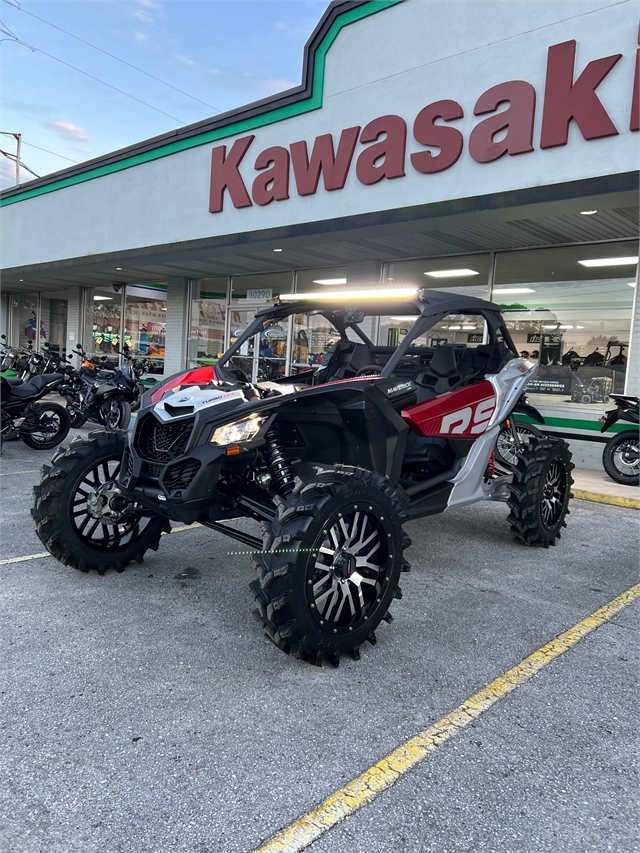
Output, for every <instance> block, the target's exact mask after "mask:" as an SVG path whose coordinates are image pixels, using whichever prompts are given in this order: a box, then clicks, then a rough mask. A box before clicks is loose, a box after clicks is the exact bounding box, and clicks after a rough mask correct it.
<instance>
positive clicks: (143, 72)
mask: <svg viewBox="0 0 640 853" xmlns="http://www.w3.org/2000/svg"><path fill="white" fill-rule="evenodd" d="M2 2H3V3H6V4H7V5H8V6H11V7H13V8H14V9H17V10H18V11H19V12H24V13H25V15H30V16H31V17H32V18H36V19H37V20H38V21H42V23H43V24H48V25H49V26H50V27H53V28H54V29H56V30H59V31H60V32H61V33H64V34H65V35H68V36H71V38H74V39H77V41H81V42H82V43H83V44H86V45H89V47H92V48H93V49H94V50H99V51H100V53H104V54H105V56H110V57H111V58H112V59H115V60H117V61H118V62H122V63H123V65H128V66H129V68H133V70H134V71H139V72H140V74H145V75H146V76H147V77H151V79H152V80H156V81H157V82H158V83H162V84H163V85H164V86H168V87H169V88H170V89H174V91H176V92H180V94H181V95H186V96H187V98H192V99H193V100H194V101H197V102H198V103H199V104H203V106H205V107H209V109H211V110H215V111H216V112H217V113H219V112H222V110H219V109H218V107H214V106H213V105H212V104H208V103H207V102H206V101H201V100H200V98H196V97H195V95H190V94H189V92H184V91H183V90H182V89H178V87H177V86H174V85H172V84H171V83H167V82H166V80H161V79H160V78H159V77H156V76H155V75H153V74H150V73H149V72H148V71H145V70H144V69H142V68H138V66H137V65H133V64H132V63H131V62H127V61H126V59H121V58H120V57H119V56H115V55H114V54H113V53H109V51H108V50H103V48H101V47H98V46H97V45H95V44H91V42H90V41H87V40H86V39H83V38H80V36H76V35H74V34H73V33H70V32H69V31H68V30H63V29H62V27H59V26H58V25H57V24H52V23H51V21H45V19H44V18H41V17H40V16H39V15H34V14H33V12H28V11H27V10H26V9H23V8H22V6H21V5H20V4H19V3H12V2H11V0H2Z"/></svg>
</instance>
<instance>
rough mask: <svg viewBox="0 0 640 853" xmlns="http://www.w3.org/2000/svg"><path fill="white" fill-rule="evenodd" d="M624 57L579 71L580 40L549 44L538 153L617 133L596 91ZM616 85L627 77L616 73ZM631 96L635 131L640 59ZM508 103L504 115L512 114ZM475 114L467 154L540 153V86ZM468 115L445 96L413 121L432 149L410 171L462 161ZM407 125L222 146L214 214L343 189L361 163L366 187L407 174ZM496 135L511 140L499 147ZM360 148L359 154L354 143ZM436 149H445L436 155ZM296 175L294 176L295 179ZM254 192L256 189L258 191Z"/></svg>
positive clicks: (214, 174) (359, 173)
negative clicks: (573, 136)
mask: <svg viewBox="0 0 640 853" xmlns="http://www.w3.org/2000/svg"><path fill="white" fill-rule="evenodd" d="M621 56H622V54H620V53H617V54H613V55H612V56H606V57H603V58H601V59H594V60H592V61H591V62H588V63H587V64H586V65H585V66H584V68H583V69H582V71H579V70H578V71H576V68H575V58H576V42H575V40H572V41H566V42H563V43H562V44H555V45H552V46H551V47H550V48H549V50H548V55H547V70H546V79H545V88H544V99H543V103H542V121H541V131H540V140H539V148H540V149H542V150H544V149H547V148H554V147H556V146H559V145H566V144H567V143H568V141H569V125H570V123H571V122H572V121H573V122H575V124H576V125H577V127H578V129H579V130H580V132H581V134H582V136H583V138H584V139H587V140H590V139H600V138H602V137H607V136H615V135H617V134H618V129H617V128H616V126H615V125H614V123H613V121H612V120H611V117H610V115H609V113H608V112H607V110H606V107H605V105H604V104H603V103H602V101H601V100H600V98H599V97H598V95H597V93H596V89H597V88H598V86H599V85H600V83H602V81H603V80H604V79H605V77H607V75H608V74H609V73H610V72H611V71H612V69H613V68H614V66H616V65H617V63H618V61H619V60H620V58H621ZM618 79H619V81H620V82H621V81H622V80H623V78H622V77H620V76H618ZM627 83H629V84H631V85H630V88H631V86H632V87H633V93H634V94H633V98H632V99H631V100H630V121H629V129H630V130H632V131H635V130H638V127H639V124H640V122H639V119H638V101H640V97H639V96H638V91H639V90H640V59H638V57H636V66H635V73H634V76H633V79H632V80H631V79H628V80H627ZM505 105H507V106H506V109H505ZM473 114H474V115H476V116H486V118H483V119H482V120H481V121H479V122H478V124H476V126H475V127H474V128H473V130H472V131H471V134H470V136H469V154H470V156H471V157H472V159H473V160H475V161H476V162H477V163H492V162H493V161H495V160H498V159H500V158H501V157H503V156H504V155H505V154H509V155H510V156H515V155H516V154H526V153H528V152H531V151H534V150H535V148H534V144H533V131H534V124H535V117H536V90H535V88H534V87H533V86H532V85H531V83H528V82H527V81H525V80H509V81H507V82H505V83H500V84H499V85H497V86H492V87H491V88H490V89H487V91H486V92H483V94H482V95H480V97H479V98H478V99H477V101H476V103H475V105H474V108H473ZM464 115H465V112H464V109H463V107H462V106H461V104H459V103H458V102H457V101H453V100H446V99H444V100H440V101H435V102H434V103H431V104H428V105H427V106H425V107H424V108H423V109H421V110H420V112H419V113H418V114H417V116H416V117H415V119H414V122H413V126H412V129H411V130H412V134H413V138H414V139H415V141H416V142H417V143H419V144H420V145H421V146H424V149H425V150H419V151H415V152H412V153H411V154H410V156H409V158H408V162H409V163H410V165H411V167H412V168H413V169H414V170H415V171H416V172H420V173H422V174H425V175H428V174H433V173H435V172H442V171H444V170H445V169H449V168H451V166H453V165H454V164H455V163H456V162H457V161H458V160H459V159H460V156H461V155H462V151H463V149H464V137H463V135H462V132H461V131H460V130H458V128H456V127H454V126H453V125H452V124H450V123H451V122H455V121H457V120H459V119H461V118H463V117H464ZM407 134H408V128H407V122H406V121H405V119H403V118H402V117H401V116H398V115H385V116H381V117H379V118H376V119H374V120H373V121H371V122H369V123H368V124H367V125H365V127H364V128H361V127H360V126H359V125H354V126H353V127H348V128H346V129H345V130H343V131H341V133H340V134H339V135H338V136H336V135H335V134H332V133H325V134H322V135H321V136H318V137H316V138H315V140H314V141H313V143H312V144H311V146H310V149H311V150H309V145H308V144H307V142H306V141H305V140H301V141H298V142H293V143H291V144H290V145H289V147H288V148H285V147H284V146H272V147H270V148H266V149H265V150H263V151H261V152H260V153H258V154H257V156H256V159H255V160H253V157H254V154H253V153H251V155H250V154H249V150H250V148H251V146H252V144H253V142H254V139H255V136H254V135H248V136H243V137H241V138H239V139H236V140H235V141H234V143H233V144H232V146H231V148H230V149H229V151H227V146H226V145H218V146H217V147H215V148H213V149H212V152H211V185H210V193H209V211H210V212H211V213H220V212H221V211H222V210H223V207H224V199H225V194H228V196H229V198H230V200H231V203H232V204H233V206H234V207H236V208H242V207H251V206H252V205H253V204H257V205H267V204H270V203H271V202H272V201H285V200H286V199H288V198H289V197H290V183H295V189H296V192H297V194H298V195H299V196H308V195H315V193H316V192H317V191H318V186H319V185H320V178H322V184H323V187H324V189H325V190H326V191H328V192H331V191H334V190H341V189H342V188H343V187H344V186H345V184H346V181H347V178H348V176H349V174H350V171H351V168H352V163H353V161H354V160H355V176H356V179H357V180H358V182H359V183H361V184H365V185H369V184H376V183H378V182H379V181H381V180H383V179H384V178H386V179H387V180H391V179H393V178H402V177H405V175H406V171H405V168H406V165H407V156H406V155H407V150H406V149H407ZM498 134H504V135H503V136H502V138H501V139H499V141H496V140H495V137H496V136H497V135H498ZM357 145H360V146H361V148H360V150H359V151H357V150H356V146H357ZM430 148H435V149H438V150H437V152H436V153H433V152H432V151H431V150H429V149H430ZM251 160H253V170H254V175H255V173H257V175H256V176H255V177H253V179H252V180H251V179H249V178H247V181H248V182H247V183H245V178H243V175H242V173H241V171H240V168H241V167H242V168H243V170H244V171H245V176H248V172H249V168H250V167H249V165H248V162H245V161H251ZM291 173H293V174H292V175H291ZM247 186H250V187H251V194H249V190H248V189H247Z"/></svg>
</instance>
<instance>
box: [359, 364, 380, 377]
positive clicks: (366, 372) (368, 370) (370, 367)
mask: <svg viewBox="0 0 640 853" xmlns="http://www.w3.org/2000/svg"><path fill="white" fill-rule="evenodd" d="M372 373H382V368H381V367H380V365H379V364H367V365H365V366H364V367H361V368H360V370H358V372H357V373H356V377H358V376H370V375H371V374H372Z"/></svg>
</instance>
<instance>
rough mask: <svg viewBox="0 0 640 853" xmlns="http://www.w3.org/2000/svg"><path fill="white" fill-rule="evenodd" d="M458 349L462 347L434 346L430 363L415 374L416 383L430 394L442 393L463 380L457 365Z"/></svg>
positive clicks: (450, 345)
mask: <svg viewBox="0 0 640 853" xmlns="http://www.w3.org/2000/svg"><path fill="white" fill-rule="evenodd" d="M460 349H462V348H458V347H456V345H455V344H443V345H442V346H439V347H436V348H435V351H434V353H433V358H432V359H431V361H430V363H429V364H428V365H427V367H426V368H425V369H424V370H422V371H421V372H420V373H419V374H418V375H417V376H416V378H415V380H414V381H415V383H416V385H419V386H420V387H421V388H425V389H426V390H427V391H430V392H431V393H432V394H444V393H445V392H446V391H451V390H452V389H453V388H455V387H456V386H457V385H459V384H460V383H461V382H462V381H463V376H462V373H461V372H460V369H459V366H458V354H459V350H460ZM460 355H462V352H460Z"/></svg>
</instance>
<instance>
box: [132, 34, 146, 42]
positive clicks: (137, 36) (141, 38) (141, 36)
mask: <svg viewBox="0 0 640 853" xmlns="http://www.w3.org/2000/svg"><path fill="white" fill-rule="evenodd" d="M133 37H134V39H135V40H136V42H138V43H141V42H143V41H147V39H148V38H149V36H148V35H147V34H146V33H134V34H133Z"/></svg>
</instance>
